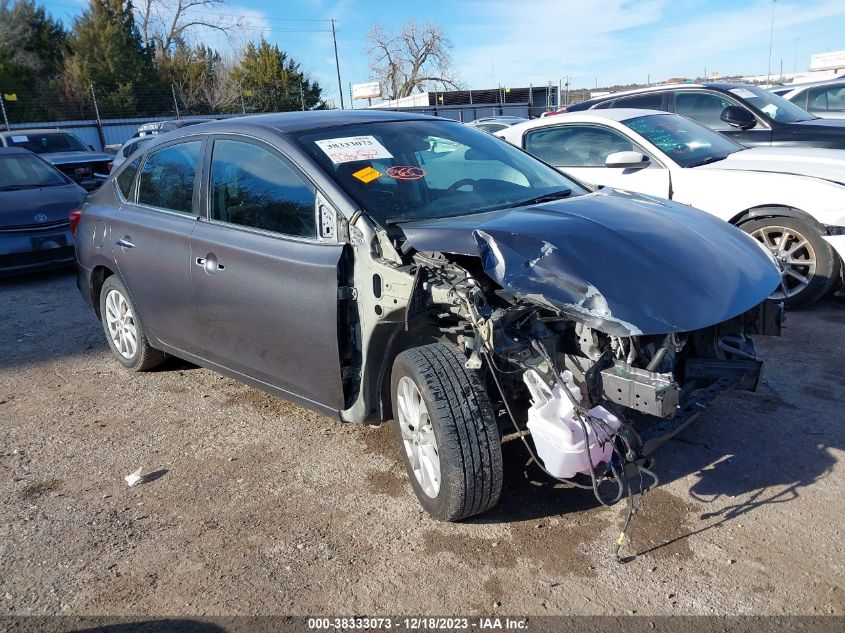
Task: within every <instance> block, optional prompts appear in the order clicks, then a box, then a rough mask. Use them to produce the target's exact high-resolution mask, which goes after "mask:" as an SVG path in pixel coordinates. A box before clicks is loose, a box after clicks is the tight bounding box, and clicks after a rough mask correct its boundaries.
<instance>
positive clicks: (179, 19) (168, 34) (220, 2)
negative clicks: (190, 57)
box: [134, 0, 244, 55]
mask: <svg viewBox="0 0 845 633" xmlns="http://www.w3.org/2000/svg"><path fill="white" fill-rule="evenodd" d="M227 4H228V0H136V2H135V3H134V5H135V12H136V14H137V18H138V26H139V29H140V31H141V37H143V39H144V43H145V44H146V45H147V46H149V47H152V48H153V49H154V50H155V52H156V55H162V54H164V55H168V54H169V53H170V51H171V50H172V48H173V47H174V46H176V44H177V43H179V42H184V41H186V40H187V39H188V36H189V35H190V32H191V31H197V30H202V29H206V30H211V31H218V32H220V33H224V34H228V33H229V32H230V31H232V30H234V29H237V28H240V27H243V26H244V20H243V19H242V18H239V17H237V16H234V15H226V14H221V13H219V10H220V9H221V8H223V7H225V6H227Z"/></svg>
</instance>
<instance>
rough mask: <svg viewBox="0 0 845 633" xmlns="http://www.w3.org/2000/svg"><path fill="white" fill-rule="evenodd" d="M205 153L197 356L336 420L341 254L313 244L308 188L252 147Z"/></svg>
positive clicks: (247, 142) (272, 154)
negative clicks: (200, 344)
mask: <svg viewBox="0 0 845 633" xmlns="http://www.w3.org/2000/svg"><path fill="white" fill-rule="evenodd" d="M208 154H209V155H208V157H207V164H208V168H207V171H208V173H209V177H208V182H207V184H206V186H205V191H204V193H203V200H204V203H205V206H206V208H207V217H204V218H202V219H201V220H200V221H199V222H198V223H197V226H196V229H195V230H194V232H193V235H192V237H191V265H190V275H191V283H192V286H193V294H194V305H195V309H196V313H197V322H196V336H197V337H198V340H200V341H202V342H203V344H204V345H205V349H204V353H203V356H204V357H205V358H207V359H208V360H210V361H212V362H215V363H218V364H220V365H223V366H225V367H228V368H230V369H233V370H235V371H237V372H239V373H242V374H244V375H246V376H249V377H251V378H253V379H256V380H259V381H261V382H264V383H267V384H270V385H273V386H274V387H277V388H278V389H282V390H284V391H286V392H288V393H290V394H292V395H295V396H298V397H299V398H302V399H305V400H307V401H309V402H310V403H313V404H317V405H322V406H323V407H326V408H329V409H331V410H333V411H339V410H340V409H342V408H343V387H342V382H341V374H340V359H339V351H338V331H337V328H338V318H337V315H338V263H339V260H340V257H341V254H342V251H343V245H342V244H339V243H338V242H336V241H322V240H321V239H319V238H318V235H317V222H316V213H315V194H316V189H315V187H314V185H313V184H312V183H311V182H310V181H309V180H308V178H307V177H306V176H305V175H304V174H303V173H302V172H301V171H300V170H299V169H297V168H296V167H295V166H294V164H293V163H292V162H291V161H290V160H288V159H287V158H286V157H285V156H284V155H283V154H281V153H280V152H279V151H278V150H277V149H275V148H273V147H271V146H269V145H267V144H265V143H263V142H260V141H257V140H252V139H247V138H245V137H242V136H236V137H235V136H232V137H229V136H218V137H215V138H214V139H213V141H211V142H210V146H209V152H208Z"/></svg>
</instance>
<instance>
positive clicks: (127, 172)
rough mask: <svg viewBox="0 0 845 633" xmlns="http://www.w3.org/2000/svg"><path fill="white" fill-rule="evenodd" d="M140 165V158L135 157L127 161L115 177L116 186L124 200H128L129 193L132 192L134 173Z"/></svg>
mask: <svg viewBox="0 0 845 633" xmlns="http://www.w3.org/2000/svg"><path fill="white" fill-rule="evenodd" d="M140 166H141V159H140V158H136V159H135V160H133V161H132V162H131V163H129V164H128V165H127V166H126V167H125V168H124V169H123V170H122V171H121V172H120V173H119V174H118V175H117V177H116V178H115V182H117V188H118V189H120V193H121V194H122V195H123V197H124V198H125V199H126V200H129V199H130V198H129V195H130V194H131V193H132V184H133V183H134V182H135V175H136V174H137V173H138V167H140Z"/></svg>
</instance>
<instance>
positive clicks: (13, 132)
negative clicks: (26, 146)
mask: <svg viewBox="0 0 845 633" xmlns="http://www.w3.org/2000/svg"><path fill="white" fill-rule="evenodd" d="M55 132H67V130H60V129H59V128H57V127H44V128H32V129H29V130H4V131H2V132H0V135H2V136H25V135H27V134H48V133H55ZM68 133H69V132H68Z"/></svg>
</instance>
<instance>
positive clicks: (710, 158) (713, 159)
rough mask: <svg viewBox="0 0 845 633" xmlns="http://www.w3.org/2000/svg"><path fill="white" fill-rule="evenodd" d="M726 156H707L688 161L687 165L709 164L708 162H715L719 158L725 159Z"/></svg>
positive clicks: (699, 165)
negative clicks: (692, 161)
mask: <svg viewBox="0 0 845 633" xmlns="http://www.w3.org/2000/svg"><path fill="white" fill-rule="evenodd" d="M726 158H727V156H708V157H707V158H705V159H703V160H699V161H696V162H694V163H690V164H689V165H687V167H701V166H702V165H709V164H710V163H715V162H718V161H720V160H725V159H726Z"/></svg>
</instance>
